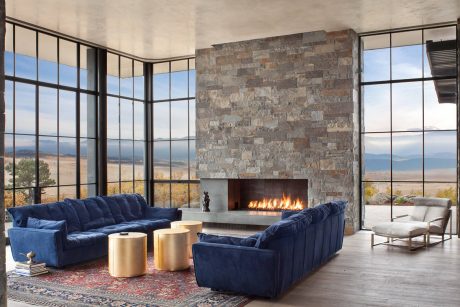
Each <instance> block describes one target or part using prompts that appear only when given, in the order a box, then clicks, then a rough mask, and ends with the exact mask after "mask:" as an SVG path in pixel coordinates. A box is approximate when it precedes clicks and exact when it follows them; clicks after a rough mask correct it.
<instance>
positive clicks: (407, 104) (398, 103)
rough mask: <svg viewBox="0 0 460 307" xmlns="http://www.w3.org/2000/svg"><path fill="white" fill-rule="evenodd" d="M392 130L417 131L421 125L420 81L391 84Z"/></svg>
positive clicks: (421, 99) (421, 91)
mask: <svg viewBox="0 0 460 307" xmlns="http://www.w3.org/2000/svg"><path fill="white" fill-rule="evenodd" d="M392 94H393V107H392V115H393V131H418V130H422V127H423V90H422V82H409V83H397V84H393V92H392Z"/></svg>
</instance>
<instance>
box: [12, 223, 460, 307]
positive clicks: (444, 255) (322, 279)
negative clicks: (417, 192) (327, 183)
mask: <svg viewBox="0 0 460 307" xmlns="http://www.w3.org/2000/svg"><path fill="white" fill-rule="evenodd" d="M213 230H214V229H213ZM210 232H214V233H216V232H220V233H226V232H229V231H228V230H227V231H225V230H222V231H212V230H211V231H210ZM230 232H231V233H235V234H239V235H243V234H246V231H241V233H236V231H230ZM7 253H9V257H8V258H9V259H8V261H7V266H8V267H9V268H12V267H14V262H13V261H12V259H11V256H10V255H11V253H10V251H9V247H8V248H7ZM9 306H13V307H25V306H28V305H27V304H21V303H16V302H13V301H9ZM248 306H255V307H257V306H315V307H316V306H333V307H337V306H436V307H438V306H439V307H441V306H460V240H459V239H457V238H454V239H453V240H451V241H447V242H445V243H444V245H442V244H439V245H436V246H434V247H431V248H429V249H426V250H425V249H420V250H418V251H415V252H408V251H406V250H405V249H401V248H397V247H387V246H377V247H375V248H374V249H371V248H370V233H369V232H365V231H361V232H359V233H357V234H355V235H353V236H347V237H346V238H345V242H344V248H343V249H342V250H341V251H340V253H339V254H338V255H337V256H335V257H334V258H333V259H332V260H331V261H330V262H329V263H327V264H326V265H324V266H323V267H321V268H320V269H318V270H317V271H315V272H314V273H313V274H311V275H310V276H309V277H307V278H306V279H304V280H303V281H302V282H300V283H299V284H297V285H296V286H294V287H293V288H292V289H291V290H290V291H289V292H288V293H286V294H285V295H284V296H283V297H281V298H279V299H277V300H254V301H252V302H251V303H250V304H249V305H248Z"/></svg>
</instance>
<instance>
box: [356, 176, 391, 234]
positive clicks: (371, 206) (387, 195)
mask: <svg viewBox="0 0 460 307" xmlns="http://www.w3.org/2000/svg"><path fill="white" fill-rule="evenodd" d="M362 189H363V203H364V206H363V221H364V225H363V226H364V228H366V229H371V228H372V227H373V226H375V225H377V224H379V223H382V222H388V221H389V220H390V219H391V187H390V183H386V182H363V183H362Z"/></svg>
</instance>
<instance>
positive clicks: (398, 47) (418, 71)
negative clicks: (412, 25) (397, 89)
mask: <svg viewBox="0 0 460 307" xmlns="http://www.w3.org/2000/svg"><path fill="white" fill-rule="evenodd" d="M391 44H392V48H391V61H392V63H391V74H392V79H393V80H396V79H410V78H421V77H422V31H408V32H400V33H394V34H391Z"/></svg>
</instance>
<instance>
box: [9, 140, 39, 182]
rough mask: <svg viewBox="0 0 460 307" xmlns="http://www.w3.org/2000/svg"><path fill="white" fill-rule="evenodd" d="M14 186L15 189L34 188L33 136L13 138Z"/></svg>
mask: <svg viewBox="0 0 460 307" xmlns="http://www.w3.org/2000/svg"><path fill="white" fill-rule="evenodd" d="M15 147H16V148H15V151H16V152H15V154H16V161H15V164H16V165H15V170H14V171H15V181H16V183H15V185H16V187H33V186H35V167H36V166H35V162H36V161H35V136H28V135H16V136H15Z"/></svg>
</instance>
